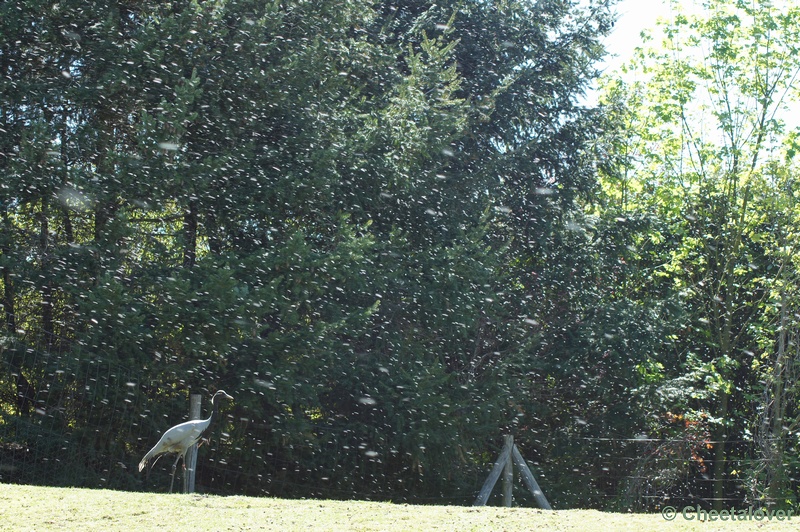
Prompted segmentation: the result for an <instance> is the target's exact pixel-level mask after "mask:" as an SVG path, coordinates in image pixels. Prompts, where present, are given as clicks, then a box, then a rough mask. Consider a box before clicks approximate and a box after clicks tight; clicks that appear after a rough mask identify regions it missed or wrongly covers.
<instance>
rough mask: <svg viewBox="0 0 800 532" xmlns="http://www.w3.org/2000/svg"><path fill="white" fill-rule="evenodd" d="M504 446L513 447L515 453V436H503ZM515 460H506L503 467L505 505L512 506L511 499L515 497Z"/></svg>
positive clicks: (512, 450)
mask: <svg viewBox="0 0 800 532" xmlns="http://www.w3.org/2000/svg"><path fill="white" fill-rule="evenodd" d="M503 440H504V442H505V443H504V444H503V448H506V447H509V448H511V452H512V454H513V452H514V449H515V448H516V446H515V445H514V436H511V435H510V434H506V435H505V436H503ZM513 492H514V461H513V460H506V465H505V466H504V467H503V506H505V507H506V508H511V501H512V500H513V498H514V493H513Z"/></svg>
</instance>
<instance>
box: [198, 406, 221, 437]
mask: <svg viewBox="0 0 800 532" xmlns="http://www.w3.org/2000/svg"><path fill="white" fill-rule="evenodd" d="M217 409H218V406H217V401H216V399H211V414H209V416H208V419H206V428H205V429H203V434H202V435H201V437H202V438H207V437H208V435H209V434H211V427H212V425H213V424H214V420H215V419H216V417H217Z"/></svg>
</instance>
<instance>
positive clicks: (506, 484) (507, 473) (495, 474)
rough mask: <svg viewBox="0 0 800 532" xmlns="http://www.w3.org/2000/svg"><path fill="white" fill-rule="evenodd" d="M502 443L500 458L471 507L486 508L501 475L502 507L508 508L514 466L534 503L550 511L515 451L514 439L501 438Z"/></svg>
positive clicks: (545, 499)
mask: <svg viewBox="0 0 800 532" xmlns="http://www.w3.org/2000/svg"><path fill="white" fill-rule="evenodd" d="M503 441H504V444H503V450H502V451H501V452H500V457H499V458H498V459H497V462H495V464H494V467H493V468H492V472H491V473H489V476H488V478H487V479H486V482H484V483H483V487H482V488H481V491H480V493H478V498H477V499H475V503H474V504H473V506H486V501H488V500H489V495H491V494H492V490H493V489H494V485H495V484H496V483H497V479H498V478H500V475H501V474H502V475H503V506H506V507H510V506H511V502H512V497H513V487H514V469H513V467H514V465H516V466H517V467H518V468H519V471H520V475H521V476H522V480H523V482H525V486H526V487H527V488H528V489H529V490H530V492H531V493H532V494H533V497H534V499H536V503H537V504H538V505H539V507H540V508H541V509H543V510H552V509H553V508H552V507H551V506H550V503H549V502H547V498H546V497H545V496H544V493H542V490H541V488H539V484H538V483H537V482H536V479H535V478H534V477H533V473H531V470H530V468H529V467H528V464H526V463H525V459H524V458H522V454H521V453H520V452H519V449H517V446H516V445H514V437H513V436H503ZM512 464H513V465H512Z"/></svg>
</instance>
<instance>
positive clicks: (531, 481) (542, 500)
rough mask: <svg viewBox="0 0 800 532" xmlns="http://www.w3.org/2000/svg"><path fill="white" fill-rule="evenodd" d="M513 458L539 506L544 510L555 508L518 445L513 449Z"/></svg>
mask: <svg viewBox="0 0 800 532" xmlns="http://www.w3.org/2000/svg"><path fill="white" fill-rule="evenodd" d="M511 458H512V459H513V461H514V463H515V464H516V465H517V467H518V468H519V472H520V475H521V476H522V481H523V482H525V486H527V487H528V489H529V490H530V492H531V493H532V494H533V498H534V499H536V502H537V503H538V504H539V508H541V509H542V510H552V509H553V508H552V507H551V506H550V503H549V502H547V498H546V497H545V496H544V493H542V490H541V488H539V484H538V483H537V482H536V479H535V478H533V473H531V470H530V469H529V468H528V464H526V463H525V459H524V458H522V454H521V453H520V452H519V449H517V446H516V445H515V446H514V448H513V449H512V450H511Z"/></svg>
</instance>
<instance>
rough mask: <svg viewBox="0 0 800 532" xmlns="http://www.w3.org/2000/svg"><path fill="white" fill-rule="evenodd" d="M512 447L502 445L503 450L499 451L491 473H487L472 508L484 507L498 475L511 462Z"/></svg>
mask: <svg viewBox="0 0 800 532" xmlns="http://www.w3.org/2000/svg"><path fill="white" fill-rule="evenodd" d="M512 447H513V445H512V446H509V445H507V444H506V445H503V450H502V451H500V457H499V458H498V459H497V462H495V463H494V467H493V468H492V472H491V473H489V476H488V477H487V478H486V482H484V483H483V487H482V488H481V491H480V493H478V498H477V499H475V503H474V506H486V501H488V500H489V495H491V494H492V488H494V485H495V484H496V483H497V479H498V478H500V474H501V473H502V472H503V469H504V468H505V466H506V462H507V461H509V460H511V448H512Z"/></svg>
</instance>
